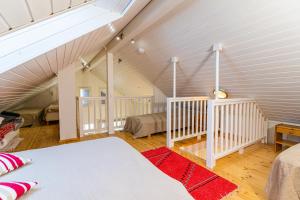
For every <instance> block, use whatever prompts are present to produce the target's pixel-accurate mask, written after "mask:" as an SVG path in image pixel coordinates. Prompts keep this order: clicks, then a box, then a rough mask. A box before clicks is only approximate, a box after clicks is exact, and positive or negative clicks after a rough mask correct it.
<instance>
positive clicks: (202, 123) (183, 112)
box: [167, 97, 209, 147]
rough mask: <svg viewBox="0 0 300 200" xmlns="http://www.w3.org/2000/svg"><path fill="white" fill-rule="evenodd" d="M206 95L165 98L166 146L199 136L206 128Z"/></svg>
mask: <svg viewBox="0 0 300 200" xmlns="http://www.w3.org/2000/svg"><path fill="white" fill-rule="evenodd" d="M208 99H209V98H208V97H176V98H167V146H168V147H173V146H174V142H176V141H180V140H184V139H188V138H192V137H196V136H197V137H198V138H199V137H200V136H201V135H203V134H205V133H206V128H207V100H208Z"/></svg>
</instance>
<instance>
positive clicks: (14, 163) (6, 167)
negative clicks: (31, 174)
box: [0, 153, 30, 176]
mask: <svg viewBox="0 0 300 200" xmlns="http://www.w3.org/2000/svg"><path fill="white" fill-rule="evenodd" d="M29 162H30V160H29V159H24V158H22V157H19V156H16V155H13V154H9V153H0V176H1V175H3V174H6V173H8V172H10V171H13V170H15V169H17V168H19V167H22V166H23V165H25V164H27V163H29Z"/></svg>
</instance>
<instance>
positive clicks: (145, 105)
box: [114, 96, 153, 130]
mask: <svg viewBox="0 0 300 200" xmlns="http://www.w3.org/2000/svg"><path fill="white" fill-rule="evenodd" d="M114 101H115V124H114V126H115V129H116V130H121V129H123V128H124V125H125V122H126V118H127V117H129V116H137V115H145V114H150V113H152V110H153V96H140V97H122V96H120V97H115V100H114Z"/></svg>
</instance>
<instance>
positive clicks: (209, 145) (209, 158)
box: [206, 100, 216, 169]
mask: <svg viewBox="0 0 300 200" xmlns="http://www.w3.org/2000/svg"><path fill="white" fill-rule="evenodd" d="M214 114H215V111H214V100H209V101H208V108H207V134H206V167H208V168H210V169H213V168H214V167H215V165H216V159H215V155H214V132H215V131H214V127H215V126H214V124H215V123H214V119H215V116H214Z"/></svg>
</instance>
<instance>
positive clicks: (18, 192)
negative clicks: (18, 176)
mask: <svg viewBox="0 0 300 200" xmlns="http://www.w3.org/2000/svg"><path fill="white" fill-rule="evenodd" d="M35 185H37V182H0V199H1V200H14V199H18V198H20V197H21V196H23V195H24V194H25V193H26V192H27V191H29V190H30V189H31V188H33V187H34V186H35Z"/></svg>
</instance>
